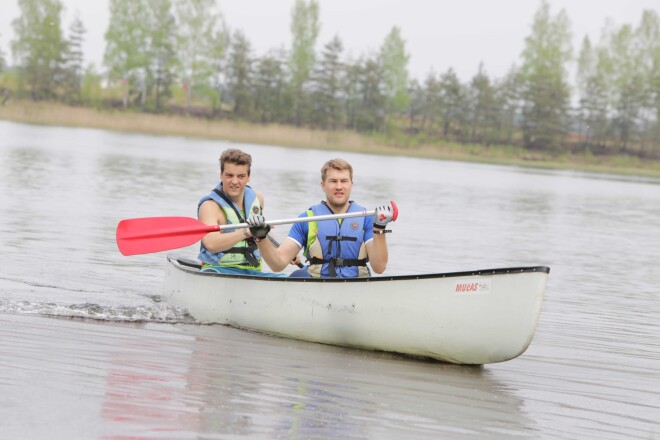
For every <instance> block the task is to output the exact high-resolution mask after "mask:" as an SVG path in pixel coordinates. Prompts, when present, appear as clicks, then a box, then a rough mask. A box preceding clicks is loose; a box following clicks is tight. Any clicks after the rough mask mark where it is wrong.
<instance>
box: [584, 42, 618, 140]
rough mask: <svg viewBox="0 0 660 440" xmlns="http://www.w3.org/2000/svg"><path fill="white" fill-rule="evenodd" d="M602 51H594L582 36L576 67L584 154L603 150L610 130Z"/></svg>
mask: <svg viewBox="0 0 660 440" xmlns="http://www.w3.org/2000/svg"><path fill="white" fill-rule="evenodd" d="M604 55H606V54H605V53H604V52H603V51H602V49H599V48H594V47H593V46H592V45H591V41H590V40H589V38H588V37H585V38H584V40H583V42H582V46H581V48H580V54H579V56H578V64H577V81H576V83H577V92H578V121H579V127H578V131H579V133H581V134H582V135H583V137H584V141H583V142H582V145H583V149H584V150H585V151H596V150H595V148H601V149H602V148H604V146H605V143H606V142H607V132H608V127H609V117H608V114H609V87H608V81H607V76H608V74H607V72H609V71H610V70H611V64H612V63H611V62H610V60H609V59H608V58H607V57H606V56H604Z"/></svg>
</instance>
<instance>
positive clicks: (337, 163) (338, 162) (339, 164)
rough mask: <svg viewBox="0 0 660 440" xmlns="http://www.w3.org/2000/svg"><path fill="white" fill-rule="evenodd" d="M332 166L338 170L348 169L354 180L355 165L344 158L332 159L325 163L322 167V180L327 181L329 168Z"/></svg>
mask: <svg viewBox="0 0 660 440" xmlns="http://www.w3.org/2000/svg"><path fill="white" fill-rule="evenodd" d="M330 168H332V169H333V170H337V171H344V170H348V173H349V174H350V176H351V182H352V181H353V167H352V166H351V164H350V163H348V162H347V161H345V160H344V159H339V158H337V159H330V160H329V161H327V162H326V163H324V164H323V166H322V167H321V180H322V181H323V182H325V178H326V177H327V174H328V170H329V169H330Z"/></svg>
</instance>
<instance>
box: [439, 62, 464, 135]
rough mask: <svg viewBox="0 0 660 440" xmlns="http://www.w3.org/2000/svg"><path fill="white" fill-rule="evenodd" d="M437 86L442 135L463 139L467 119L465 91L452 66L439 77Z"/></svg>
mask: <svg viewBox="0 0 660 440" xmlns="http://www.w3.org/2000/svg"><path fill="white" fill-rule="evenodd" d="M439 87H440V96H439V102H438V107H439V110H440V115H441V118H442V136H443V137H444V138H446V139H454V140H457V141H463V140H464V134H465V133H464V131H465V127H466V123H467V120H468V98H467V92H466V90H465V88H464V87H463V85H462V84H461V82H460V80H459V79H458V76H457V75H456V72H455V71H454V69H452V68H449V70H447V72H446V73H445V74H444V75H442V76H441V77H440V84H439Z"/></svg>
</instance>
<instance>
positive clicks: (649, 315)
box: [0, 121, 660, 439]
mask: <svg viewBox="0 0 660 440" xmlns="http://www.w3.org/2000/svg"><path fill="white" fill-rule="evenodd" d="M230 145H233V144H229V143H227V142H217V141H201V140H195V139H185V138H162V137H152V136H139V135H129V134H119V133H110V132H104V131H98V130H88V129H70V128H48V127H38V126H30V125H21V124H14V123H8V122H4V121H0V185H1V188H2V191H1V192H0V207H1V208H0V209H1V211H0V214H1V216H0V250H1V252H0V264H1V267H2V269H1V271H0V348H1V349H0V416H2V417H0V437H2V438H27V439H33V438H34V439H37V438H46V437H47V438H67V439H68V438H125V437H129V436H131V437H140V438H223V439H224V438H264V439H275V438H294V439H308V438H355V439H358V438H379V439H399V438H416V439H427V438H428V439H436V438H478V437H483V438H534V439H538V438H541V439H554V438H574V439H631V438H632V439H635V438H639V439H653V438H659V437H660V425H659V424H658V420H660V327H659V326H658V317H659V316H660V271H659V270H658V268H657V264H658V260H659V258H658V256H659V254H658V249H660V181H659V180H657V179H641V178H640V179H636V178H621V177H616V176H599V175H592V174H585V173H577V172H566V171H541V170H533V169H523V168H516V167H499V166H487V165H476V164H463V163H457V162H442V161H432V160H421V159H408V158H402V157H380V156H369V155H361V154H349V153H341V152H328V151H314V150H300V149H287V148H280V147H272V146H256V145H239V147H241V148H243V149H245V150H246V151H248V152H250V153H251V154H252V155H253V157H254V164H253V175H252V182H251V184H252V185H253V186H254V187H255V188H257V189H258V190H260V191H262V192H263V193H264V195H265V197H266V203H265V213H266V216H267V218H271V219H276V218H290V217H294V216H296V215H298V213H299V212H300V211H302V210H304V209H306V208H307V207H308V206H309V205H311V204H313V203H316V202H318V201H320V200H321V198H322V196H323V194H322V192H321V189H320V182H319V181H320V177H319V169H320V167H321V165H322V163H323V162H324V161H325V160H327V159H329V158H331V157H337V156H340V157H344V158H346V159H348V160H349V161H350V162H351V163H352V164H353V166H354V169H355V184H354V191H353V198H354V199H355V200H356V201H359V202H360V203H362V204H363V205H365V206H367V207H368V208H369V209H371V208H373V207H375V206H377V205H378V204H382V203H383V202H385V201H388V200H391V199H392V200H395V201H396V202H397V204H398V205H399V208H400V217H399V219H398V221H397V222H396V223H395V224H394V225H393V227H392V229H393V230H394V233H393V234H391V235H390V236H389V237H388V242H389V243H390V263H389V267H388V270H387V271H386V274H410V273H429V272H448V271H460V270H473V269H485V268H493V267H507V266H528V265H547V266H550V267H551V273H550V277H549V279H548V285H547V289H546V297H545V300H544V303H543V307H542V312H541V319H540V322H539V326H538V328H537V332H536V336H535V338H534V340H533V342H532V344H531V346H530V347H529V349H528V350H527V351H526V352H525V353H524V354H523V355H522V356H521V357H519V358H517V359H514V360H512V361H509V362H505V363H501V364H493V365H487V366H484V367H464V366H457V365H450V364H443V363H438V362H430V361H420V360H416V359H410V358H406V357H402V356H397V355H392V354H387V353H371V352H367V351H361V350H351V349H345V348H339V347H330V346H324V345H320V344H311V343H305V342H299V341H292V340H288V339H282V338H276V337H271V336H265V335H260V334H256V333H252V332H246V331H241V330H235V329H231V328H227V327H223V326H216V325H213V326H209V325H198V324H195V323H193V322H192V320H191V318H190V317H189V316H187V315H186V313H185V310H181V309H176V308H173V307H170V306H168V305H167V304H165V303H162V302H159V300H158V297H159V293H160V288H161V283H162V279H163V274H164V267H165V258H164V253H156V254H149V255H140V256H133V257H123V256H121V254H120V253H119V252H118V251H117V249H116V246H115V242H114V233H115V228H116V225H117V223H118V222H119V221H120V220H121V219H123V218H131V217H148V216H160V215H182V216H194V215H195V208H196V204H197V200H198V199H199V197H200V196H201V195H202V194H204V193H206V192H207V191H208V190H210V189H211V188H212V187H213V186H214V185H215V183H216V181H217V176H218V165H217V158H218V156H219V154H220V152H221V151H222V150H223V149H224V148H226V147H228V146H230ZM287 230H288V228H287V227H286V226H279V227H277V228H276V229H275V230H274V234H275V235H276V236H277V238H278V239H280V240H282V239H284V237H285V236H286V233H287ZM178 253H180V254H184V255H187V256H190V257H194V256H195V253H196V247H195V246H191V247H189V248H185V249H181V250H180V251H178ZM402 294H405V293H403V292H402Z"/></svg>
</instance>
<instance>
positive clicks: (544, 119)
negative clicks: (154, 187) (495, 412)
mask: <svg viewBox="0 0 660 440" xmlns="http://www.w3.org/2000/svg"><path fill="white" fill-rule="evenodd" d="M18 4H19V7H20V11H21V15H20V16H19V17H18V18H17V19H16V20H14V22H13V29H14V40H13V41H12V42H11V49H12V54H13V59H14V64H15V65H14V66H12V67H11V68H10V67H9V66H8V65H7V61H6V57H5V55H4V54H3V53H2V52H0V75H2V76H1V77H0V78H2V79H1V80H0V81H3V82H4V86H5V87H9V85H11V88H12V89H13V90H14V93H16V94H17V96H22V97H29V98H31V99H33V100H59V101H64V102H67V103H71V104H79V105H93V106H115V107H123V108H134V109H139V110H143V111H150V112H170V113H171V112H180V113H185V114H189V115H196V116H204V117H207V118H235V119H240V120H246V121H252V122H258V123H278V124H291V125H296V126H305V127H313V128H320V129H325V130H355V131H359V132H370V133H374V132H375V133H382V134H385V135H390V136H393V137H396V138H397V139H399V140H401V142H404V143H406V144H413V143H430V144H432V143H437V142H441V141H447V142H456V143H460V144H481V145H486V146H490V145H521V146H523V147H524V148H527V149H530V150H543V151H552V152H556V153H558V154H560V153H564V152H567V151H573V152H585V153H589V154H621V153H623V154H631V155H636V156H640V157H645V158H652V159H658V158H660V17H659V15H658V13H657V12H655V11H652V10H647V11H644V13H643V14H642V17H641V21H640V23H639V25H638V26H637V27H633V26H631V25H623V26H620V27H616V26H613V25H609V26H607V27H606V28H605V29H604V31H603V33H602V36H601V38H600V40H599V42H598V43H597V44H594V43H592V42H591V41H590V39H589V38H588V37H585V38H584V40H583V42H582V45H581V48H580V50H579V52H578V53H577V56H575V54H574V51H573V48H572V47H571V40H572V36H571V30H570V27H571V26H570V21H569V18H568V16H567V15H566V13H565V12H564V11H563V10H562V11H560V12H559V13H558V14H555V15H553V14H552V13H551V10H550V6H549V4H548V3H547V1H546V0H542V1H541V4H540V7H539V9H538V10H537V12H536V14H535V16H534V19H533V23H532V26H531V30H530V33H529V35H528V36H527V38H526V40H525V47H524V51H523V53H522V55H521V59H520V63H519V65H513V66H512V67H511V69H510V71H509V73H508V74H507V75H505V76H504V77H503V78H492V77H489V76H488V74H487V73H486V70H485V68H484V66H483V65H480V66H479V69H478V71H477V73H476V75H475V76H474V77H473V78H471V79H470V80H469V81H468V82H462V81H461V80H460V79H459V78H458V76H457V75H456V73H455V72H454V70H453V69H451V68H450V69H448V70H447V71H446V72H444V73H439V74H438V73H435V72H431V73H429V74H428V75H427V77H426V78H424V79H423V80H422V81H419V80H417V79H413V78H410V75H409V73H408V60H409V54H408V53H407V51H406V43H405V40H404V38H403V36H402V32H401V29H399V28H397V27H393V28H392V29H391V31H390V32H389V34H388V35H387V36H385V39H384V41H383V43H382V45H381V47H380V48H379V50H377V51H373V52H370V53H365V54H362V55H360V56H358V57H350V56H347V55H346V54H345V52H344V49H345V47H344V43H343V42H342V40H341V38H340V37H339V36H335V37H334V38H332V39H331V40H330V41H328V42H326V43H325V44H323V45H322V47H321V49H320V50H319V51H317V50H316V47H317V43H318V41H317V40H318V35H319V30H320V26H321V23H320V19H319V16H320V10H319V4H318V0H296V1H295V3H294V5H293V8H292V10H291V23H290V30H291V36H292V44H291V47H289V48H283V47H282V48H274V49H272V50H270V51H268V52H267V53H265V54H263V55H257V54H255V53H254V51H253V49H252V47H251V44H250V41H249V38H248V37H247V36H246V35H245V34H244V33H243V32H242V31H240V30H233V31H232V30H230V28H229V27H228V26H227V24H226V23H225V21H224V18H223V16H222V14H221V12H220V11H219V10H218V8H217V5H216V2H215V0H110V21H109V24H108V29H107V32H106V34H105V39H106V49H105V54H104V61H103V64H104V66H103V74H101V73H99V72H98V71H97V70H96V68H95V66H93V65H87V66H86V65H85V62H84V57H83V51H82V44H83V42H84V38H85V33H86V29H85V26H84V24H83V23H82V21H81V20H80V19H79V18H78V17H76V18H74V20H73V22H72V23H71V25H70V26H69V28H68V29H67V30H66V31H65V30H64V29H63V28H62V23H61V15H62V12H63V11H62V4H61V2H60V0H18ZM574 61H577V63H576V66H577V68H576V72H577V75H576V81H574V82H575V87H572V86H571V82H570V81H569V76H570V69H571V67H572V66H573V65H574V64H573V63H574ZM3 71H4V72H3ZM2 85H3V83H0V86H2Z"/></svg>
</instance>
